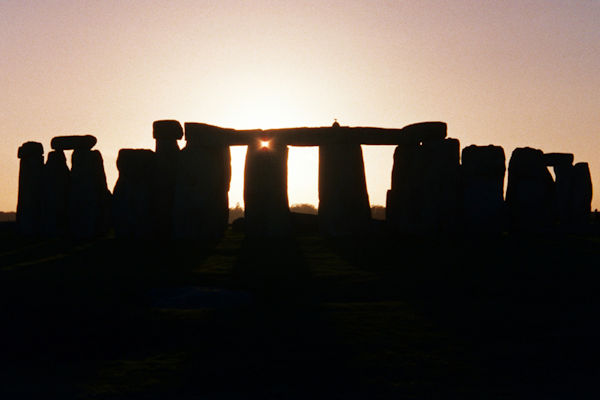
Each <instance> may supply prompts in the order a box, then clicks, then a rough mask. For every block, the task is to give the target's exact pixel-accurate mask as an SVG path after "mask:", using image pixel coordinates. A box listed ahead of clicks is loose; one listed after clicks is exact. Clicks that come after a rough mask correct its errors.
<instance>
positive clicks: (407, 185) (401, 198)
mask: <svg viewBox="0 0 600 400" xmlns="http://www.w3.org/2000/svg"><path fill="white" fill-rule="evenodd" d="M417 151H418V146H417V145H416V144H402V145H399V146H397V147H396V150H394V165H393V168H392V187H391V189H390V190H388V192H387V198H386V208H385V213H386V217H385V219H386V221H387V223H388V225H389V226H390V227H391V228H392V229H393V230H395V231H398V232H401V233H410V232H414V230H415V225H416V217H417V216H416V215H415V213H414V209H415V208H416V207H417V201H418V198H419V197H418V194H417V189H418V186H419V183H420V178H419V177H418V175H417V171H416V158H417Z"/></svg>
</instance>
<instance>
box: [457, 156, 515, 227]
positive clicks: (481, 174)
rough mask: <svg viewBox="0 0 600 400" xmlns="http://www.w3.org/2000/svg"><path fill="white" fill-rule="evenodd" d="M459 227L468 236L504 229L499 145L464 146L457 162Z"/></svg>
mask: <svg viewBox="0 0 600 400" xmlns="http://www.w3.org/2000/svg"><path fill="white" fill-rule="evenodd" d="M460 168H461V177H462V187H463V192H462V200H463V209H462V215H463V224H464V228H465V231H467V232H472V233H501V232H502V231H503V229H504V220H505V206H504V175H505V173H506V166H505V156H504V150H503V149H502V147H500V146H492V145H489V146H475V145H472V146H468V147H465V148H464V149H463V151H462V163H461V167H460Z"/></svg>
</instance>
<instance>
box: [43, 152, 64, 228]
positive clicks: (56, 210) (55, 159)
mask: <svg viewBox="0 0 600 400" xmlns="http://www.w3.org/2000/svg"><path fill="white" fill-rule="evenodd" d="M43 181H44V183H43V201H42V235H43V236H46V237H64V236H66V235H67V234H68V229H69V220H68V219H69V213H68V202H69V187H70V181H71V172H70V171H69V167H68V166H67V160H66V158H65V153H64V152H63V151H62V150H54V151H51V152H50V153H48V160H47V161H46V165H45V166H44V179H43Z"/></svg>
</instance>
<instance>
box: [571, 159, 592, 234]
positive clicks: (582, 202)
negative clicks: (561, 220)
mask: <svg viewBox="0 0 600 400" xmlns="http://www.w3.org/2000/svg"><path fill="white" fill-rule="evenodd" d="M572 179H573V181H572V194H571V218H572V219H571V221H572V223H573V224H574V225H575V226H583V225H587V224H588V223H589V218H590V213H591V212H592V177H591V175H590V168H589V165H588V163H577V164H575V165H574V166H573V178H572Z"/></svg>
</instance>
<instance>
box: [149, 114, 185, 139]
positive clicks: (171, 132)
mask: <svg viewBox="0 0 600 400" xmlns="http://www.w3.org/2000/svg"><path fill="white" fill-rule="evenodd" d="M152 137H153V138H154V139H156V140H171V141H173V140H179V139H181V138H182V137H183V128H182V127H181V124H180V123H179V121H176V120H172V119H163V120H159V121H154V122H153V123H152Z"/></svg>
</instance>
